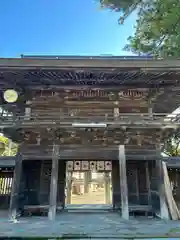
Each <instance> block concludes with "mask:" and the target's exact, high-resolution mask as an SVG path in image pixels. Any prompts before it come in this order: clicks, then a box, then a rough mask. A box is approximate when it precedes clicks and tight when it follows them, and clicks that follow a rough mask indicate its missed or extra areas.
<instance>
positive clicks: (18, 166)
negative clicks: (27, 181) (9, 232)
mask: <svg viewBox="0 0 180 240" xmlns="http://www.w3.org/2000/svg"><path fill="white" fill-rule="evenodd" d="M21 174H22V154H21V148H19V151H18V153H17V156H16V162H15V169H14V176H13V183H12V190H11V198H10V207H9V211H10V218H11V219H13V220H15V219H16V217H17V211H18V196H19V188H20V181H21Z"/></svg>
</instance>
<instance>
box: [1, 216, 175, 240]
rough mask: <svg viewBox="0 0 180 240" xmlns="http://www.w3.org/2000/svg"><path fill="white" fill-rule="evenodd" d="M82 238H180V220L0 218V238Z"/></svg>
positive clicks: (110, 217)
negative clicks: (12, 219) (13, 220)
mask: <svg viewBox="0 0 180 240" xmlns="http://www.w3.org/2000/svg"><path fill="white" fill-rule="evenodd" d="M63 236H76V237H78V239H83V238H90V237H91V238H107V237H108V238H109V239H113V238H118V239H120V238H122V239H130V238H131V239H132V237H133V238H141V239H144V238H147V237H151V239H152V238H157V237H163V236H165V237H167V238H168V239H170V238H171V237H180V221H167V222H164V221H161V220H157V219H153V218H149V219H148V218H145V217H138V218H133V217H132V218H131V219H130V220H129V221H125V220H122V219H121V218H120V215H119V214H118V213H108V212H104V213H103V212H102V213H87V214H84V213H70V212H69V213H68V212H67V213H60V214H58V215H57V218H56V221H52V222H51V221H49V220H48V218H47V217H29V218H21V219H20V221H19V222H17V223H13V222H10V221H9V219H8V217H7V216H4V217H3V216H1V218H0V237H49V238H53V237H63Z"/></svg>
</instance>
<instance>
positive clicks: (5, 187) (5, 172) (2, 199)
mask: <svg viewBox="0 0 180 240" xmlns="http://www.w3.org/2000/svg"><path fill="white" fill-rule="evenodd" d="M12 181H13V168H1V169H0V209H8V208H9V203H10V196H11V188H12Z"/></svg>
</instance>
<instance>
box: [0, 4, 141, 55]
mask: <svg viewBox="0 0 180 240" xmlns="http://www.w3.org/2000/svg"><path fill="white" fill-rule="evenodd" d="M118 16H119V14H117V13H114V12H111V11H110V10H106V11H105V10H101V9H100V7H99V5H98V3H97V0H94V1H93V0H64V1H63V0H15V1H14V0H5V1H3V0H2V1H0V30H1V31H0V33H1V36H0V57H18V56H20V54H36V55H39V54H41V55H44V54H45V55H100V54H113V55H131V54H130V53H127V52H123V51H122V48H123V46H124V45H125V44H126V43H127V37H128V36H129V35H131V34H133V32H134V27H133V25H134V24H135V20H136V15H135V14H133V15H132V16H130V17H129V18H128V19H127V21H126V23H125V25H123V26H119V25H118V23H117V20H118Z"/></svg>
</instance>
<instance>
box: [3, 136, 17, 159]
mask: <svg viewBox="0 0 180 240" xmlns="http://www.w3.org/2000/svg"><path fill="white" fill-rule="evenodd" d="M17 148H18V145H17V144H16V143H14V142H11V140H10V139H8V138H7V137H5V136H3V135H0V156H15V155H16V153H17Z"/></svg>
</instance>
